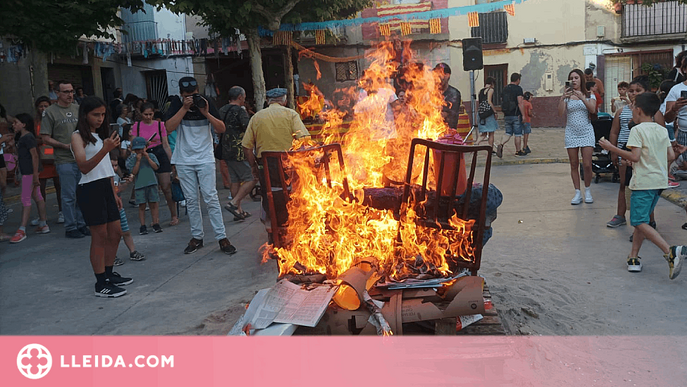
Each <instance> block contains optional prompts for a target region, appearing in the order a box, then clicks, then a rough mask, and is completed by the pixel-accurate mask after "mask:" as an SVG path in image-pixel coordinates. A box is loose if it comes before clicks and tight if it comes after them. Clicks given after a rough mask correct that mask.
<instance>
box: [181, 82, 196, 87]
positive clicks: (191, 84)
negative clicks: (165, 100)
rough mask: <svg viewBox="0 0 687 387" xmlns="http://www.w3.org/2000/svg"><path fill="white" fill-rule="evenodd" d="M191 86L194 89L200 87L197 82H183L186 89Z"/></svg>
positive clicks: (182, 84)
mask: <svg viewBox="0 0 687 387" xmlns="http://www.w3.org/2000/svg"><path fill="white" fill-rule="evenodd" d="M191 86H193V87H196V86H198V82H196V81H183V82H181V87H184V88H186V87H191Z"/></svg>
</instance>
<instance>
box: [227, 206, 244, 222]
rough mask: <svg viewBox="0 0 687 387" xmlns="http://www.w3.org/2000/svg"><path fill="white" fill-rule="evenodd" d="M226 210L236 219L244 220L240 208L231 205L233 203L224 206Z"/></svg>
mask: <svg viewBox="0 0 687 387" xmlns="http://www.w3.org/2000/svg"><path fill="white" fill-rule="evenodd" d="M224 209H225V210H227V211H229V212H231V213H232V214H234V216H235V217H237V218H239V219H243V215H242V214H241V213H240V212H239V208H238V207H236V206H235V205H233V204H231V202H229V203H227V205H226V206H224Z"/></svg>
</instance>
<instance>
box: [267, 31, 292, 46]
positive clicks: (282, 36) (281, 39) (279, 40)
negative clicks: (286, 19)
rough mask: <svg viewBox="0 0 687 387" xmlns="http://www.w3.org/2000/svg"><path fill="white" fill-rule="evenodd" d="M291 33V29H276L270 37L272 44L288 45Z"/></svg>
mask: <svg viewBox="0 0 687 387" xmlns="http://www.w3.org/2000/svg"><path fill="white" fill-rule="evenodd" d="M292 35H293V33H292V32H291V31H277V32H275V34H274V37H273V38H272V45H274V46H290V45H291V36H292Z"/></svg>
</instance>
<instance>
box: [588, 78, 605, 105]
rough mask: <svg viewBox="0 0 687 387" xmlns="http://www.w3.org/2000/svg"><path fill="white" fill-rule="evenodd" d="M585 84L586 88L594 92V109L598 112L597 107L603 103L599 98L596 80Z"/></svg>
mask: <svg viewBox="0 0 687 387" xmlns="http://www.w3.org/2000/svg"><path fill="white" fill-rule="evenodd" d="M585 86H587V90H589V92H590V93H594V97H595V98H596V111H597V112H598V111H599V107H600V106H601V105H603V103H604V101H603V100H602V99H601V94H599V88H598V86H597V85H596V82H587V83H586V84H585Z"/></svg>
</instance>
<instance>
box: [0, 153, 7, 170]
mask: <svg viewBox="0 0 687 387" xmlns="http://www.w3.org/2000/svg"><path fill="white" fill-rule="evenodd" d="M6 167H7V166H6V165H5V155H4V154H1V155H0V169H2V168H6Z"/></svg>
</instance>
